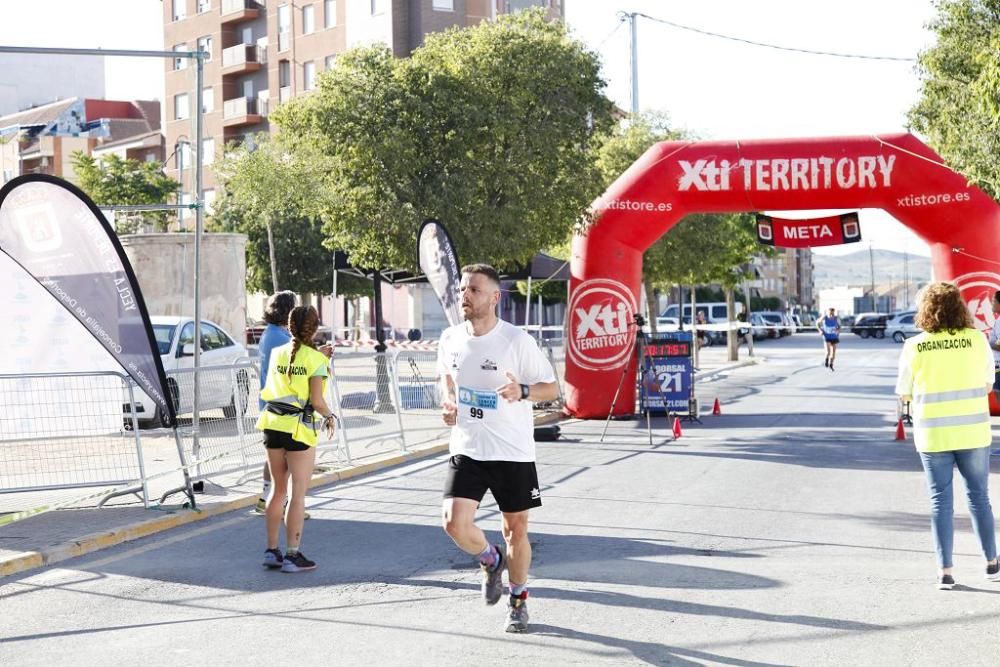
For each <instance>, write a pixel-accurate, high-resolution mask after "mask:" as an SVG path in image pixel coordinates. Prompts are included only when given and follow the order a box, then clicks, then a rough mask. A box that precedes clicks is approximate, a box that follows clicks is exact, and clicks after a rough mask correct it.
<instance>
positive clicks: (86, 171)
mask: <svg viewBox="0 0 1000 667" xmlns="http://www.w3.org/2000/svg"><path fill="white" fill-rule="evenodd" d="M72 161H73V170H74V171H75V172H76V176H77V180H78V183H79V185H80V189H81V190H83V191H84V192H86V193H87V195H88V196H89V197H90V198H91V199H93V200H94V203H95V204H97V205H98V206H102V205H110V204H122V205H139V204H166V203H167V201H168V200H169V199H170V198H171V197H173V196H174V195H176V194H177V188H178V187H180V184H179V183H178V182H177V181H175V180H173V179H172V178H170V177H168V176H167V175H166V174H164V173H163V165H162V164H160V163H159V162H144V161H140V160H129V159H123V158H121V157H119V156H117V155H113V154H112V155H107V156H105V157H102V158H99V159H98V158H94V157H92V156H90V155H87V154H86V153H84V152H82V151H77V152H75V153H73V158H72ZM171 217H172V215H171V214H170V213H168V212H166V211H138V212H130V213H118V214H117V215H116V216H115V221H116V227H117V232H118V233H119V234H133V233H135V231H136V230H137V229H138V228H139V226H140V225H141V224H152V225H153V226H154V227H155V229H156V231H158V232H165V231H167V225H169V224H170V219H171Z"/></svg>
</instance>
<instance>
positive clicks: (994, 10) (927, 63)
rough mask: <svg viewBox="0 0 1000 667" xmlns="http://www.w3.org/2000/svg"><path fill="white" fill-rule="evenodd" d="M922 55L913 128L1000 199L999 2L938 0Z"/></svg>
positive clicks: (911, 115)
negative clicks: (931, 37)
mask: <svg viewBox="0 0 1000 667" xmlns="http://www.w3.org/2000/svg"><path fill="white" fill-rule="evenodd" d="M936 6H937V12H938V13H937V16H936V17H935V18H934V19H933V20H932V21H931V22H930V24H929V25H928V27H929V28H930V29H931V30H933V31H934V32H935V33H937V43H936V44H935V45H934V46H932V47H931V48H929V49H927V50H926V51H924V52H923V53H921V54H920V57H919V65H918V71H919V72H920V76H921V78H922V80H923V82H922V86H921V91H920V99H919V101H918V102H917V103H916V104H915V105H914V107H913V108H912V109H910V113H909V119H910V123H911V124H912V126H913V127H914V128H915V129H917V130H918V131H920V132H921V133H923V134H924V135H925V136H926V137H927V139H928V141H929V143H930V144H931V146H932V147H933V148H934V149H935V150H936V151H937V152H938V153H940V154H941V156H942V157H944V158H945V160H947V161H948V163H949V164H950V165H951V166H952V167H954V168H955V169H956V170H958V171H959V172H961V173H962V174H964V175H965V176H967V177H968V178H969V180H970V181H972V182H973V183H975V184H976V185H978V186H979V187H980V188H982V189H983V190H985V191H986V192H989V193H990V194H991V195H992V196H993V197H994V198H996V197H1000V0H938V2H937V3H936Z"/></svg>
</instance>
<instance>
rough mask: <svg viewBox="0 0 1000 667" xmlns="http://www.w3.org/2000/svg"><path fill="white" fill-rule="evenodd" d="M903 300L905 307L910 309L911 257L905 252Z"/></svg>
mask: <svg viewBox="0 0 1000 667" xmlns="http://www.w3.org/2000/svg"><path fill="white" fill-rule="evenodd" d="M903 299H904V300H905V302H906V303H905V307H906V308H909V307H910V256H909V255H908V254H907V252H906V251H905V250H904V251H903Z"/></svg>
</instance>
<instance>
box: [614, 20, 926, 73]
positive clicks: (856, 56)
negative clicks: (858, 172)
mask: <svg viewBox="0 0 1000 667" xmlns="http://www.w3.org/2000/svg"><path fill="white" fill-rule="evenodd" d="M635 15H636V16H641V17H643V18H646V19H649V20H650V21H653V22H655V23H662V24H664V25H668V26H670V27H671V28H677V29H678V30H687V31H689V32H694V33H698V34H699V35H706V36H708V37H718V38H719V39H728V40H729V41H731V42H740V43H742V44H749V45H751V46H760V47H764V48H766V49H776V50H778V51H792V52H795V53H806V54H809V55H813V56H831V57H834V58H854V59H857V60H891V61H896V62H907V63H913V62H916V61H917V59H916V58H899V57H896V56H868V55H861V54H857V53H837V52H834V51H814V50H812V49H798V48H795V47H791V46H779V45H777V44H766V43H764V42H755V41H754V40H752V39H744V38H742V37H733V36H732V35H723V34H721V33H717V32H710V31H708V30H702V29H700V28H694V27H691V26H688V25H681V24H680V23H674V22H673V21H668V20H666V19H661V18H657V17H655V16H650V15H649V14H643V13H641V12H635ZM619 25H621V24H619ZM616 30H617V28H616Z"/></svg>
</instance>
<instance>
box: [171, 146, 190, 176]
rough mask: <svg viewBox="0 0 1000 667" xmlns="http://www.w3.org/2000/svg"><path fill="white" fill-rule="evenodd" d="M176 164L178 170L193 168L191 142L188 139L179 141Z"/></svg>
mask: <svg viewBox="0 0 1000 667" xmlns="http://www.w3.org/2000/svg"><path fill="white" fill-rule="evenodd" d="M176 156H177V157H176V158H175V159H176V164H175V166H176V167H177V170H178V171H183V170H185V169H190V168H191V144H189V143H188V142H187V141H180V142H178V143H177V152H176Z"/></svg>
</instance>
